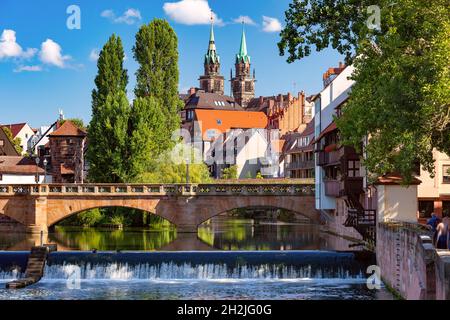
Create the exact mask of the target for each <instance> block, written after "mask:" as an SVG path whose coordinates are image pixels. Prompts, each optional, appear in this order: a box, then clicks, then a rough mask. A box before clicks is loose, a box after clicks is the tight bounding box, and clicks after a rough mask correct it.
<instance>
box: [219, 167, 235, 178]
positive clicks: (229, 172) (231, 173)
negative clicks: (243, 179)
mask: <svg viewBox="0 0 450 320" xmlns="http://www.w3.org/2000/svg"><path fill="white" fill-rule="evenodd" d="M237 178H238V167H237V165H232V166H230V167H227V168H223V169H222V179H237Z"/></svg>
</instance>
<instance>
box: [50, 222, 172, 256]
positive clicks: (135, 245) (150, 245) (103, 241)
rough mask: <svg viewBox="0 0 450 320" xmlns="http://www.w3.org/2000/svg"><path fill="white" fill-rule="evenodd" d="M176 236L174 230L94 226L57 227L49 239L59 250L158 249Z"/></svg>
mask: <svg viewBox="0 0 450 320" xmlns="http://www.w3.org/2000/svg"><path fill="white" fill-rule="evenodd" d="M175 238H176V232H175V231H173V230H160V231H153V230H148V229H127V230H106V229H94V228H82V229H80V228H74V227H57V228H56V229H55V232H54V233H51V234H49V240H50V242H52V243H56V244H58V247H59V250H60V251H63V250H66V251H68V250H92V249H97V250H102V251H110V250H146V251H151V250H158V249H160V248H161V247H163V246H165V245H167V244H169V243H171V242H172V241H174V240H175Z"/></svg>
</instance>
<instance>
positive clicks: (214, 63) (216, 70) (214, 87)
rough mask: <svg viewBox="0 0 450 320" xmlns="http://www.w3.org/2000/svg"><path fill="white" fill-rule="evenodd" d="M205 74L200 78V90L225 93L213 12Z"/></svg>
mask: <svg viewBox="0 0 450 320" xmlns="http://www.w3.org/2000/svg"><path fill="white" fill-rule="evenodd" d="M204 67H205V73H204V74H203V75H202V76H200V79H199V80H200V88H201V89H202V90H204V91H205V92H214V93H218V94H223V93H224V77H223V76H221V75H220V57H219V55H218V54H217V50H216V41H215V38H214V14H213V12H212V11H211V30H210V33H209V44H208V51H206V54H205V62H204Z"/></svg>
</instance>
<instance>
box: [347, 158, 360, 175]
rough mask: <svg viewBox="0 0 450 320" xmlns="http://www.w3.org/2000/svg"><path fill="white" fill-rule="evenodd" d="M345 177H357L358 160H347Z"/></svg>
mask: <svg viewBox="0 0 450 320" xmlns="http://www.w3.org/2000/svg"><path fill="white" fill-rule="evenodd" d="M347 164H348V166H347V176H348V177H349V178H355V177H359V176H360V175H359V160H348V163H347Z"/></svg>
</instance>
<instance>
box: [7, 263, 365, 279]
mask: <svg viewBox="0 0 450 320" xmlns="http://www.w3.org/2000/svg"><path fill="white" fill-rule="evenodd" d="M78 275H79V277H80V278H81V279H86V280H94V279H100V280H102V279H103V280H145V279H148V280H177V279H193V280H209V279H211V280H220V279H222V280H223V281H226V280H227V279H230V280H231V279H330V278H331V279H332V278H338V279H362V278H363V275H362V273H359V274H351V272H350V271H349V270H346V269H344V268H341V267H336V268H333V270H327V269H326V270H323V269H321V268H315V269H313V268H312V267H311V266H304V267H292V266H289V267H288V266H275V265H270V264H264V265H258V266H247V265H244V266H239V267H233V268H230V267H229V266H227V265H225V264H200V265H191V264H189V263H185V264H181V265H179V264H174V263H161V264H159V265H149V264H137V265H129V264H127V263H125V264H118V263H109V264H101V265H93V264H90V263H86V264H84V265H82V266H78V265H74V264H63V265H51V266H46V268H45V273H44V280H50V279H67V278H68V277H70V276H72V277H73V276H75V277H78ZM1 276H2V275H1V274H0V277H1ZM8 277H9V278H15V276H14V275H13V274H12V273H11V274H10V275H7V274H6V273H5V274H4V275H3V278H8Z"/></svg>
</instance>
